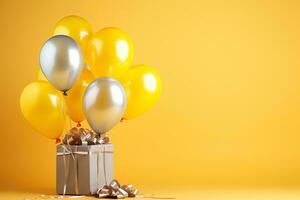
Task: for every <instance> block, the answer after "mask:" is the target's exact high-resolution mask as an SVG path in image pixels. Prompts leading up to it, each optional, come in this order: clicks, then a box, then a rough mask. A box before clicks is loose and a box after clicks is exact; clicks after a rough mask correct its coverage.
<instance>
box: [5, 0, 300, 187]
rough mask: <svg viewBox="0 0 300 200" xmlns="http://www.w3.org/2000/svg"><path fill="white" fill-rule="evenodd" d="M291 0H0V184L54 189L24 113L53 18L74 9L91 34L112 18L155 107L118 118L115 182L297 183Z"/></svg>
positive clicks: (50, 163) (299, 48)
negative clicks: (157, 85) (154, 88)
mask: <svg viewBox="0 0 300 200" xmlns="http://www.w3.org/2000/svg"><path fill="white" fill-rule="evenodd" d="M298 2H299V1H284V0H282V1H275V0H274V1H267V0H266V1H251V0H248V1H238V0H236V1H233V0H232V1H221V0H220V1H217V0H213V1H198V0H181V1H179V0H160V1H159V0H149V1H146V0H145V1H142V0H93V1H84V0H82V1H79V0H68V1H62V0H51V1H42V0H36V1H33V0H27V1H21V0H20V1H10V0H1V2H0V27H1V29H0V45H1V47H0V58H1V59H0V64H1V67H0V70H1V71H0V91H1V104H0V110H1V115H0V123H1V127H0V129H1V131H0V155H1V160H0V188H1V189H25V190H38V189H47V190H51V191H54V188H55V144H54V141H51V140H48V139H46V138H44V137H42V136H41V135H39V134H37V133H35V132H34V130H32V129H31V128H30V126H29V125H28V124H27V123H26V122H25V120H24V119H23V117H22V115H21V112H20V108H19V96H20V93H21V91H22V89H23V88H24V87H25V85H26V84H28V83H30V82H31V81H34V80H35V78H36V76H37V70H38V67H39V66H38V63H39V62H38V61H39V59H38V56H39V50H40V47H41V46H42V44H43V42H44V41H45V40H46V39H47V38H49V37H50V36H51V33H52V30H53V28H54V25H55V23H56V22H57V21H58V20H59V19H60V18H62V17H64V16H66V15H70V14H75V15H79V16H82V17H84V18H86V19H87V20H88V21H89V22H90V23H91V25H92V26H93V28H94V31H96V30H98V29H101V28H103V27H107V26H116V27H119V28H121V29H123V30H124V31H125V32H127V33H128V34H129V35H130V36H131V38H132V40H133V42H134V47H135V57H134V64H139V63H145V64H149V65H152V66H154V67H155V68H156V70H157V71H158V72H159V73H160V75H161V79H162V83H163V92H162V96H161V99H160V100H159V102H158V104H157V105H156V106H155V107H154V109H153V110H151V111H150V112H148V113H146V114H145V115H143V116H141V117H140V118H137V119H135V120H132V121H128V122H125V123H121V124H119V125H118V126H117V127H115V128H114V129H113V130H112V131H111V132H110V136H111V138H112V142H113V144H114V145H115V175H116V178H118V179H119V180H120V181H121V182H123V183H128V182H130V183H133V184H135V185H137V186H138V187H140V188H143V187H146V186H148V185H156V186H165V185H172V186H174V187H184V186H189V185H192V186H195V187H197V186H199V187H200V186H224V185H225V186H231V185H238V186H296V185H299V184H300V145H299V144H300V123H299V122H300V90H299V89H300V88H299V86H300V77H299V72H300V71H299V69H300V28H299V27H300V24H299V20H300V18H299V17H300V12H299V9H300V5H299V4H300V3H298Z"/></svg>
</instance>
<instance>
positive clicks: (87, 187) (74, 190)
mask: <svg viewBox="0 0 300 200" xmlns="http://www.w3.org/2000/svg"><path fill="white" fill-rule="evenodd" d="M112 180H113V145H112V144H97V145H68V144H61V145H57V148H56V192H57V193H58V194H70V195H92V194H95V193H96V192H97V190H98V189H99V188H102V187H103V186H105V185H108V184H109V183H110V182H111V181H112Z"/></svg>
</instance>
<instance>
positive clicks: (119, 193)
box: [97, 180, 139, 199]
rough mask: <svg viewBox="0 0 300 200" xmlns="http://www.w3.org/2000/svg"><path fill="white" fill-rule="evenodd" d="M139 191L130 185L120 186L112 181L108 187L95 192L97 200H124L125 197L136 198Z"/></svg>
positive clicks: (115, 181)
mask: <svg viewBox="0 0 300 200" xmlns="http://www.w3.org/2000/svg"><path fill="white" fill-rule="evenodd" d="M138 193H139V190H138V189H136V188H134V187H133V186H132V185H131V184H127V185H123V186H121V185H120V183H119V182H118V181H117V180H112V181H111V182H110V184H109V185H105V186H103V187H102V188H100V189H99V190H98V191H97V197H99V198H111V199H124V198H126V197H136V196H137V194H138Z"/></svg>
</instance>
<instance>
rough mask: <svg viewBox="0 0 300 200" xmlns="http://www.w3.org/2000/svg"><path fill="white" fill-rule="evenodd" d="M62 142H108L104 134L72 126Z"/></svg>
mask: <svg viewBox="0 0 300 200" xmlns="http://www.w3.org/2000/svg"><path fill="white" fill-rule="evenodd" d="M62 142H63V144H68V145H95V144H109V142H110V141H109V138H108V137H107V136H105V135H100V134H96V133H95V132H93V131H92V130H88V129H84V128H79V129H78V128H77V127H73V128H71V129H70V131H69V132H68V133H66V134H65V136H64V139H63V141H62Z"/></svg>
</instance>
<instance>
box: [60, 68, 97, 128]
mask: <svg viewBox="0 0 300 200" xmlns="http://www.w3.org/2000/svg"><path fill="white" fill-rule="evenodd" d="M93 80H94V76H93V74H92V73H91V72H90V71H89V70H88V69H86V68H85V69H83V71H82V73H81V75H80V78H79V79H78V80H77V81H76V83H75V84H74V86H73V87H72V88H71V89H70V90H69V92H68V95H67V96H64V99H65V103H66V107H67V114H68V115H69V117H70V118H71V119H72V120H73V121H74V122H77V123H80V122H82V121H83V120H84V119H85V117H84V113H83V110H82V99H83V95H84V92H85V90H86V88H87V87H88V85H89V84H90V83H91V82H92V81H93Z"/></svg>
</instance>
